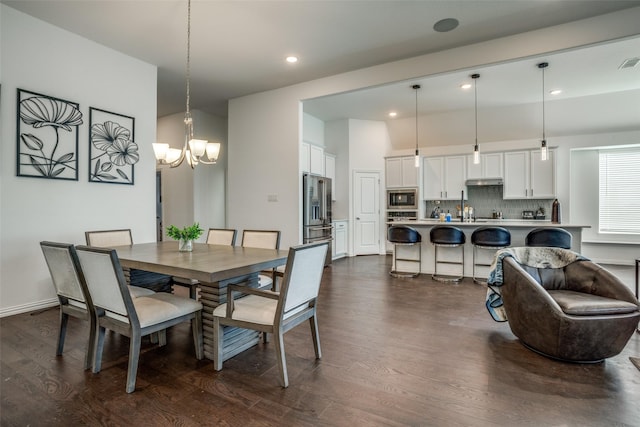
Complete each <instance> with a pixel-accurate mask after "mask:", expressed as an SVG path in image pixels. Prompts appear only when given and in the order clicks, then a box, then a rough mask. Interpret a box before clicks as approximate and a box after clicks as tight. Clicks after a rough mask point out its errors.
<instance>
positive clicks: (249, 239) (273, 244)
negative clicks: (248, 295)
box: [241, 230, 280, 290]
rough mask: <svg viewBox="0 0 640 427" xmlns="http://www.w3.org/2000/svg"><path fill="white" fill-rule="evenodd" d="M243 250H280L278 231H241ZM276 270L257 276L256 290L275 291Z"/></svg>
mask: <svg viewBox="0 0 640 427" xmlns="http://www.w3.org/2000/svg"><path fill="white" fill-rule="evenodd" d="M241 245H242V247H243V248H260V249H280V231H278V230H243V231H242V243H241ZM275 285H276V269H272V270H269V271H263V272H262V274H260V275H259V276H258V288H260V289H264V288H268V287H271V288H272V289H273V290H276V287H275Z"/></svg>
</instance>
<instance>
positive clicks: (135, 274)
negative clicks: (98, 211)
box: [84, 228, 175, 297]
mask: <svg viewBox="0 0 640 427" xmlns="http://www.w3.org/2000/svg"><path fill="white" fill-rule="evenodd" d="M84 236H85V240H86V242H87V245H88V246H94V247H98V248H112V247H114V246H126V245H133V238H132V237H131V229H129V228H125V229H119V230H97V231H86V232H85V233H84ZM122 270H123V271H124V275H125V278H126V280H127V283H128V284H129V285H131V287H130V290H131V292H132V295H133V296H134V297H137V296H145V295H149V292H148V291H155V292H171V287H172V285H173V284H174V283H175V281H174V280H173V278H172V277H171V276H168V275H166V274H160V273H153V272H150V271H144V270H138V269H135V268H128V267H122Z"/></svg>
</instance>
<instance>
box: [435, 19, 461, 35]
mask: <svg viewBox="0 0 640 427" xmlns="http://www.w3.org/2000/svg"><path fill="white" fill-rule="evenodd" d="M458 24H460V23H459V22H458V20H457V19H454V18H445V19H441V20H439V21H438V22H436V23H435V24H433V29H434V30H435V31H437V32H439V33H446V32H448V31H451V30H455V29H456V28H457V27H458Z"/></svg>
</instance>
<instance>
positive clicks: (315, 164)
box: [309, 145, 324, 176]
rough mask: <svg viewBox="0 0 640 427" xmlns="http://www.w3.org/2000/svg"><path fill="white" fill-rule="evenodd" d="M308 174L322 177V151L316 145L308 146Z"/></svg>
mask: <svg viewBox="0 0 640 427" xmlns="http://www.w3.org/2000/svg"><path fill="white" fill-rule="evenodd" d="M309 172H310V173H312V174H314V175H321V176H324V149H323V148H322V147H318V146H317V145H309Z"/></svg>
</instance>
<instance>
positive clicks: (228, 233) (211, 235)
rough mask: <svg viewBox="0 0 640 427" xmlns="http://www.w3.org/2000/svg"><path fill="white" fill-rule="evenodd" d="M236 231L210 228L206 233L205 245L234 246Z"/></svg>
mask: <svg viewBox="0 0 640 427" xmlns="http://www.w3.org/2000/svg"><path fill="white" fill-rule="evenodd" d="M237 234H238V230H235V229H231V228H210V229H209V232H208V233H207V244H209V245H230V246H233V245H235V244H236V235H237Z"/></svg>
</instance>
